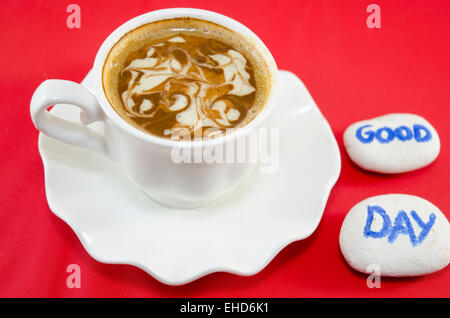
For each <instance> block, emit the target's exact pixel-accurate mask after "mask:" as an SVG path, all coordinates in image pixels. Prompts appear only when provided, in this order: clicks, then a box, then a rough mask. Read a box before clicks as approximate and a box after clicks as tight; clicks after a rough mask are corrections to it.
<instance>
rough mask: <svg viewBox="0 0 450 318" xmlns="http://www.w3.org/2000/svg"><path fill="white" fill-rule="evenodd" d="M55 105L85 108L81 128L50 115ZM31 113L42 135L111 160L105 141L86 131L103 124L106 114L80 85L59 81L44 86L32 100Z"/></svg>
mask: <svg viewBox="0 0 450 318" xmlns="http://www.w3.org/2000/svg"><path fill="white" fill-rule="evenodd" d="M55 104H72V105H75V106H78V107H79V108H81V110H82V112H81V114H80V120H81V124H79V123H75V122H72V121H68V120H64V119H61V118H59V117H56V116H55V115H53V114H52V113H50V112H48V111H47V108H48V107H50V106H53V105H55ZM30 113H31V118H32V120H33V123H34V125H35V126H36V128H37V129H39V130H40V131H41V132H42V133H44V134H46V135H48V136H50V137H53V138H56V139H58V140H61V141H63V142H65V143H68V144H71V145H74V146H79V147H84V148H88V149H92V150H95V151H98V152H100V153H102V154H104V155H106V156H109V154H108V150H107V146H106V142H105V137H104V136H102V135H100V134H98V133H97V132H95V131H93V130H92V129H91V128H88V127H86V125H88V124H91V123H93V122H95V121H103V119H104V114H103V111H102V109H101V108H100V105H99V104H98V102H97V98H96V97H95V96H94V95H93V94H92V93H91V92H89V91H88V90H87V89H86V88H84V87H83V86H81V85H80V84H78V83H75V82H71V81H66V80H55V79H51V80H46V81H44V82H42V83H41V85H39V87H38V88H37V89H36V91H35V92H34V94H33V97H32V98H31V103H30Z"/></svg>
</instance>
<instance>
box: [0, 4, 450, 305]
mask: <svg viewBox="0 0 450 318" xmlns="http://www.w3.org/2000/svg"><path fill="white" fill-rule="evenodd" d="M373 2H375V3H377V4H379V5H380V7H381V21H382V22H381V29H368V28H367V26H366V19H367V17H368V15H369V14H368V13H366V8H367V6H368V5H369V4H370V3H373ZM70 3H77V4H79V5H80V7H81V29H69V28H67V26H66V18H67V16H68V15H69V14H68V13H66V7H67V6H68V5H69V4H70ZM167 7H197V8H204V9H209V10H213V11H217V12H219V13H222V14H225V15H228V16H230V17H232V18H234V19H236V20H238V21H240V22H242V23H244V24H245V25H247V26H248V27H249V28H250V29H252V30H253V31H254V32H255V33H256V34H257V35H259V36H260V38H261V39H262V40H263V41H264V42H265V43H266V45H267V46H268V48H269V49H270V50H271V52H272V54H273V56H274V57H275V60H276V61H277V63H278V66H279V68H280V69H286V70H290V71H292V72H294V73H295V74H297V75H298V76H299V77H300V78H301V79H302V80H303V81H304V83H305V84H306V86H307V87H308V89H309V90H310V92H311V94H312V96H313V97H314V99H315V100H316V102H317V104H318V106H319V108H320V109H321V110H322V112H323V113H324V115H325V117H326V118H327V119H328V121H329V122H330V125H331V127H332V129H333V132H334V133H335V136H336V138H337V140H338V143H339V147H340V149H341V154H342V174H341V177H340V179H339V181H338V183H337V185H336V187H335V188H334V189H333V191H332V193H331V197H330V200H329V202H328V205H327V207H326V210H325V213H324V217H323V219H322V222H321V223H320V225H319V227H318V229H317V231H316V232H315V233H314V234H313V235H312V236H311V237H310V238H308V239H306V240H304V241H300V242H296V243H293V244H291V245H289V246H288V247H287V248H285V249H284V250H283V251H282V252H281V253H280V254H279V255H278V256H277V257H276V258H275V259H274V260H273V261H272V262H271V263H270V264H269V265H268V266H267V267H266V268H265V269H264V270H263V271H262V272H261V273H259V274H257V275H254V276H252V277H239V276H235V275H232V274H227V273H215V274H211V275H208V276H207V277H204V278H202V279H200V280H198V281H196V282H194V283H191V284H188V285H186V286H181V287H170V286H165V285H163V284H161V283H159V282H158V281H156V280H155V279H153V278H152V277H150V276H148V275H147V274H145V273H144V272H143V271H141V270H140V269H137V268H134V267H132V266H128V265H106V264H101V263H98V262H97V261H95V260H94V259H92V258H91V257H90V256H89V255H88V254H87V252H86V251H85V250H84V249H83V247H82V246H81V244H80V242H79V240H78V239H77V237H76V236H75V234H74V233H73V232H72V230H71V229H70V228H69V226H67V225H66V224H65V223H64V222H63V221H61V220H60V219H58V218H57V217H56V216H55V215H53V214H52V213H51V211H50V209H49V207H48V205H47V202H46V199H45V193H44V174H43V168H42V162H41V158H40V156H39V154H38V148H37V138H38V132H37V130H36V129H35V128H34V126H33V125H32V123H31V119H30V116H29V101H30V98H31V95H32V93H33V91H34V89H35V88H36V87H37V86H38V84H39V83H40V82H41V81H43V80H45V79H47V78H62V79H70V80H74V81H81V80H82V79H83V77H84V76H85V75H86V73H87V72H88V70H89V69H90V67H91V65H92V63H93V60H94V57H95V54H96V52H97V49H98V48H99V47H100V44H101V43H102V41H103V40H104V39H105V38H106V37H107V35H108V34H109V33H110V32H111V31H112V30H114V29H115V28H116V27H118V26H119V25H121V24H122V23H123V22H125V21H126V20H128V19H130V18H132V17H134V16H137V15H140V14H142V13H145V12H148V11H152V10H155V9H161V8H167ZM0 23H1V24H0V41H1V42H2V45H1V50H0V61H1V63H0V70H1V72H0V103H1V104H0V107H1V112H0V163H1V165H0V178H1V182H0V229H1V230H0V296H8V297H11V296H13V297H17V296H25V297H29V296H33V297H47V296H51V297H85V296H89V297H110V296H124V297H141V296H144V297H171V296H176V297H210V296H211V297H239V296H242V297H316V296H322V297H341V296H343V297H347V296H351V297H431V296H434V297H449V296H450V293H449V279H450V270H449V268H446V269H444V270H442V271H440V272H438V273H435V274H431V275H428V276H424V277H417V278H401V279H400V278H398V279H392V278H391V279H388V278H383V279H382V281H381V288H380V289H369V288H367V287H366V276H364V275H361V274H358V273H357V272H355V271H353V270H352V269H350V267H349V266H348V265H347V264H346V262H345V260H344V259H343V257H342V256H341V253H340V250H339V245H338V235H339V230H340V226H341V224H342V221H343V218H344V216H345V214H346V213H347V211H348V210H349V209H350V208H351V207H352V206H353V205H354V204H356V203H358V202H359V201H361V200H363V199H365V198H367V197H369V196H373V195H378V194H383V193H389V192H397V193H409V194H415V195H419V196H422V197H424V198H426V199H428V200H430V201H431V202H433V203H434V204H436V205H437V206H438V207H439V208H440V209H441V210H442V211H443V212H444V213H445V214H446V216H447V218H448V217H449V216H450V212H449V211H450V197H449V195H448V194H449V191H448V188H449V186H450V166H449V162H450V161H449V159H450V144H449V143H450V125H449V124H448V120H449V119H448V116H449V114H450V111H449V101H450V76H449V74H450V50H449V48H450V46H449V43H450V1H427V0H422V1H417V0H415V1H413V0H407V1H405V0H395V1H394V0H392V1H380V0H371V1H349V0H347V1H318V0H311V1H298V0H295V1H294V0H292V1H284V0H268V1H266V0H257V1H243V0H238V1H234V0H233V1H232V0H228V1H212V0H205V1H194V0H191V1H170V0H164V1H151V0H142V1H136V0H133V1H113V0H108V1H84V0H71V1H54V0H52V1H24V0H23V1H15V0H2V1H1V3H0ZM391 112H412V113H416V114H419V115H422V116H424V117H425V118H426V119H428V120H429V121H430V122H431V123H432V124H433V125H434V126H435V128H436V129H437V131H438V132H439V134H440V137H441V144H442V150H441V153H440V155H439V157H438V159H437V160H436V162H434V163H433V164H431V165H430V166H428V167H426V168H424V169H421V170H419V171H416V172H411V173H407V174H402V175H397V176H383V175H378V174H372V173H366V172H363V171H362V170H360V169H358V168H357V167H356V166H354V165H353V164H352V163H351V162H350V160H349V158H348V156H347V155H346V153H345V150H344V148H343V145H342V134H343V131H344V129H345V128H346V127H347V126H348V125H349V124H351V123H352V122H355V121H358V120H362V119H366V118H370V117H374V116H378V115H382V114H385V113H391ZM73 263H75V264H79V265H80V267H81V288H80V289H68V288H67V287H66V278H67V276H68V274H67V273H66V267H67V265H69V264H73Z"/></svg>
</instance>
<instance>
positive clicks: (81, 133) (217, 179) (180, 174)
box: [30, 8, 278, 208]
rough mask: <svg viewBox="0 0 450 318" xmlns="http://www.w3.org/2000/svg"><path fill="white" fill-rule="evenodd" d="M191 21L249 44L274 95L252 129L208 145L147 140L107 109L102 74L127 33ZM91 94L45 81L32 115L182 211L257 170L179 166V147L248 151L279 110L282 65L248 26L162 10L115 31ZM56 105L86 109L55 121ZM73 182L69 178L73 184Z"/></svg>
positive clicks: (98, 62) (207, 14)
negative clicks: (234, 146)
mask: <svg viewBox="0 0 450 318" xmlns="http://www.w3.org/2000/svg"><path fill="white" fill-rule="evenodd" d="M179 17H193V18H197V19H201V20H206V21H211V22H214V23H216V24H219V25H222V26H224V27H226V28H228V29H230V30H232V31H235V32H237V33H239V34H241V35H244V36H245V37H247V38H248V39H249V40H251V41H252V42H253V43H254V45H255V47H256V48H257V50H259V53H260V54H261V56H263V57H264V59H265V60H266V63H267V66H268V68H269V73H270V76H271V85H270V92H269V97H268V99H267V102H266V104H265V105H264V107H263V109H262V110H261V111H260V112H259V113H258V115H257V116H256V117H255V118H254V119H253V120H252V121H251V122H249V123H248V124H247V125H245V126H244V127H242V128H239V129H237V130H236V131H235V132H233V133H231V134H227V135H225V136H222V137H218V138H215V139H211V140H205V141H174V140H170V139H164V138H159V137H156V136H153V135H150V134H147V133H145V132H143V131H141V130H139V129H136V128H135V127H133V126H131V125H130V124H128V123H127V122H126V121H125V120H124V119H122V118H121V117H120V116H119V115H118V114H117V113H116V112H115V110H114V109H113V108H112V106H111V105H110V104H109V102H108V100H107V98H106V96H105V92H104V90H103V87H102V70H103V65H104V63H105V59H106V57H107V55H108V53H109V51H110V49H111V48H112V47H113V45H114V44H115V43H116V42H117V41H118V40H119V39H120V38H121V37H122V36H123V35H124V34H126V33H127V32H129V31H131V30H133V29H135V28H137V27H139V26H141V25H143V24H147V23H150V22H154V21H159V20H165V19H171V18H179ZM92 72H93V77H94V82H95V88H94V90H93V93H91V92H90V91H88V90H87V89H86V88H85V87H84V86H82V85H80V84H78V83H75V82H71V81H66V80H46V81H44V82H43V83H42V84H41V85H40V86H39V87H38V88H37V89H36V91H35V92H34V94H33V97H32V99H31V105H30V111H31V117H32V120H33V122H34V124H35V126H36V128H37V129H39V130H40V131H41V132H42V133H44V134H46V135H48V136H50V137H53V138H56V139H59V140H61V141H63V142H66V143H68V144H72V145H75V146H80V147H85V148H89V149H92V150H96V151H98V152H100V153H102V154H104V155H106V156H108V157H109V158H111V159H113V160H114V161H116V162H117V163H118V164H119V165H120V166H121V167H122V168H123V169H124V171H125V172H126V174H127V175H128V176H129V178H130V179H131V180H132V181H133V182H134V183H135V184H136V185H137V186H138V187H139V188H140V189H142V190H143V191H144V192H145V193H146V194H147V195H149V196H150V197H151V198H152V199H154V200H155V201H157V202H159V203H161V204H164V205H168V206H171V207H176V208H192V207H199V206H203V205H207V204H209V203H210V202H212V201H214V200H216V199H218V198H219V197H220V196H221V195H223V194H224V193H226V192H229V191H231V190H232V189H234V188H235V187H236V186H237V185H238V184H239V183H240V182H241V181H242V180H243V179H244V178H245V177H246V176H247V175H249V173H250V172H251V171H252V169H253V168H254V167H255V164H256V163H255V162H248V163H207V162H201V163H185V162H181V163H176V162H174V161H173V160H172V151H173V148H174V147H177V148H178V149H181V150H191V151H192V153H193V152H194V151H195V149H197V150H199V149H205V148H208V147H219V146H224V147H223V149H226V146H227V144H228V143H238V142H239V141H244V142H243V143H241V144H244V145H247V143H248V140H247V139H248V135H249V133H251V132H255V130H256V129H257V128H259V127H261V126H262V125H264V122H265V120H266V118H267V116H268V115H269V113H270V111H271V110H272V108H273V104H274V100H275V95H276V89H277V83H276V80H277V73H278V70H277V66H276V64H275V61H274V59H273V57H272V55H271V54H270V52H269V50H268V49H267V48H266V46H265V45H264V44H263V43H262V41H261V40H260V39H259V38H258V37H257V36H256V35H255V34H254V33H253V32H252V31H250V30H249V29H248V28H247V27H245V26H244V25H242V24H240V23H239V22H237V21H235V20H233V19H231V18H228V17H226V16H223V15H221V14H218V13H214V12H211V11H205V10H199V9H187V8H175V9H165V10H158V11H153V12H149V13H146V14H143V15H141V16H138V17H136V18H134V19H131V20H129V21H128V22H126V23H124V24H123V25H121V26H120V27H119V28H117V29H116V30H115V31H114V32H113V33H111V35H109V36H108V38H107V39H106V40H105V41H104V42H103V44H102V46H101V47H100V49H99V51H98V53H97V56H96V58H95V63H94V67H93V69H92ZM55 104H73V105H76V106H78V107H79V108H81V110H82V112H81V115H80V119H81V123H82V124H80V123H74V122H69V121H67V120H63V119H60V118H57V117H56V116H54V115H53V114H52V113H50V112H48V111H47V110H46V109H47V108H48V107H49V106H52V105H55ZM95 121H102V122H104V124H105V133H104V135H100V134H98V133H96V132H94V131H93V130H92V129H90V128H89V127H87V126H86V125H88V124H90V123H93V122H95ZM68 182H70V180H68Z"/></svg>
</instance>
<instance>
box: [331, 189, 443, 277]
mask: <svg viewBox="0 0 450 318" xmlns="http://www.w3.org/2000/svg"><path fill="white" fill-rule="evenodd" d="M383 211H385V213H383ZM383 214H384V216H383ZM370 215H373V219H372V222H371V217H370ZM405 216H406V217H405ZM419 218H420V219H419ZM433 219H434V221H433ZM408 222H409V223H410V224H411V226H410V230H408ZM421 222H423V223H421ZM433 222H434V223H433ZM427 224H428V227H429V230H427V226H426V225H427ZM424 234H426V235H424ZM339 244H340V247H341V251H342V254H343V255H344V257H345V259H346V260H347V262H348V263H349V264H350V266H351V267H353V268H354V269H356V270H357V271H360V272H363V273H367V274H374V273H375V274H376V272H378V271H379V273H380V274H381V276H418V275H424V274H429V273H433V272H436V271H438V270H441V269H443V268H445V267H446V266H447V265H448V264H449V261H450V225H449V223H448V220H447V219H446V217H445V216H444V214H442V212H441V211H440V210H439V209H438V208H437V207H436V206H434V205H433V204H431V203H430V202H428V201H426V200H424V199H422V198H419V197H416V196H412V195H406V194H386V195H380V196H375V197H371V198H368V199H366V200H364V201H362V202H360V203H358V204H357V205H355V206H354V207H353V208H352V209H351V210H350V211H349V212H348V214H347V216H346V217H345V219H344V222H343V223H342V227H341V233H340V236H339Z"/></svg>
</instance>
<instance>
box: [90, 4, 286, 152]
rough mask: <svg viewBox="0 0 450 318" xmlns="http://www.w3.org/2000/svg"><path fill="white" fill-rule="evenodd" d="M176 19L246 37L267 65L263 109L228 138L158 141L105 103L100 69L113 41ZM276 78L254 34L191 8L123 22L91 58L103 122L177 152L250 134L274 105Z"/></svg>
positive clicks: (269, 58)
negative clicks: (204, 23) (207, 24)
mask: <svg viewBox="0 0 450 318" xmlns="http://www.w3.org/2000/svg"><path fill="white" fill-rule="evenodd" d="M180 17H191V18H196V19H199V20H205V21H209V22H214V23H216V24H219V25H221V26H224V27H226V28H228V29H230V30H232V31H234V32H238V33H240V34H242V35H244V36H246V37H248V38H249V39H250V40H251V41H252V42H254V44H255V46H256V47H257V49H259V50H260V53H261V55H262V56H263V58H264V59H265V61H266V63H267V65H268V68H269V73H270V76H271V83H270V88H269V89H270V91H269V96H268V97H267V100H266V103H265V105H264V106H263V109H262V110H261V111H260V112H259V113H258V114H257V115H256V116H255V118H253V119H252V120H251V121H250V122H249V123H247V124H246V125H245V126H243V127H240V128H238V129H236V130H235V131H233V132H231V133H229V134H225V135H224V136H220V137H217V138H213V139H207V140H193V141H177V140H171V139H168V138H161V137H158V136H154V135H151V134H148V133H145V132H143V131H141V130H139V129H137V128H135V127H133V126H132V125H131V124H129V123H128V122H127V121H126V120H125V119H123V118H122V117H121V116H120V115H119V114H118V113H117V112H116V111H115V110H114V109H113V107H112V105H111V104H110V102H109V101H108V99H107V97H106V94H105V91H104V89H103V80H102V76H103V66H104V63H105V61H106V58H107V56H108V54H109V51H110V50H111V49H112V47H113V46H114V45H115V44H116V43H117V41H119V40H120V39H121V38H122V37H123V36H124V35H125V34H126V33H127V32H129V31H131V30H134V29H136V28H138V27H139V26H141V25H144V24H147V23H151V22H156V21H160V20H166V19H172V18H180ZM277 75H278V68H277V65H276V63H275V60H274V58H273V56H272V54H271V53H270V51H269V50H268V49H267V47H266V46H265V45H264V43H263V42H262V41H261V40H260V39H259V38H258V36H257V35H256V34H254V33H253V32H252V31H251V30H250V29H249V28H247V27H246V26H244V25H243V24H241V23H240V22H238V21H236V20H234V19H232V18H229V17H227V16H225V15H222V14H220V13H216V12H213V11H208V10H203V9H194V8H171V9H162V10H156V11H150V12H147V13H144V14H142V15H139V16H137V17H135V18H133V19H131V20H128V21H127V22H125V23H123V24H122V25H121V26H119V27H118V28H117V29H115V30H114V31H113V32H112V33H111V34H110V35H109V36H108V37H107V38H106V40H105V41H104V42H103V43H102V45H101V46H100V49H99V51H98V53H97V55H96V57H95V62H94V78H95V80H94V82H95V87H96V96H97V98H98V100H99V104H100V106H101V108H102V110H103V111H104V113H105V115H106V116H107V118H109V119H111V120H112V121H113V122H114V123H115V124H116V125H117V126H118V127H119V128H120V129H122V130H123V131H124V132H127V133H129V134H131V135H133V136H135V137H137V138H138V139H140V140H142V141H145V142H148V143H152V144H156V145H159V146H163V147H177V148H197V147H213V146H217V145H220V144H222V143H227V142H230V141H232V140H234V139H238V138H240V137H242V136H245V135H247V134H248V133H250V132H251V131H252V130H254V129H256V128H257V127H259V126H260V125H261V123H262V122H263V121H264V120H265V119H266V117H267V116H268V115H269V113H270V112H271V110H272V108H273V106H274V101H275V97H276V93H277ZM105 105H107V106H105Z"/></svg>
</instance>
